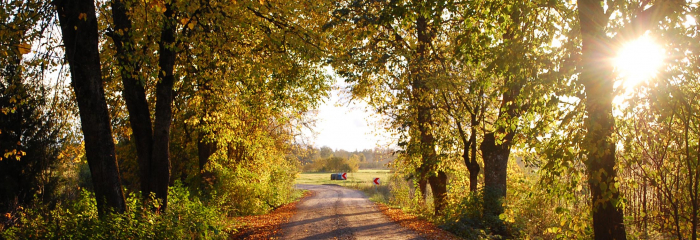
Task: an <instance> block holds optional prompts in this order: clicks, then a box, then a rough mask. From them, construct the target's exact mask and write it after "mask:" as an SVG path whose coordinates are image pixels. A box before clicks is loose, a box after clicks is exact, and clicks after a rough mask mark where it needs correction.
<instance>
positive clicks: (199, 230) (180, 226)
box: [0, 183, 234, 239]
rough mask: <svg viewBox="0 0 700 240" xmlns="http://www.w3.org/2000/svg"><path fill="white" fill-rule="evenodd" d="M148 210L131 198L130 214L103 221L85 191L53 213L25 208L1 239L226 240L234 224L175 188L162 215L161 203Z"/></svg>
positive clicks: (45, 208)
mask: <svg viewBox="0 0 700 240" xmlns="http://www.w3.org/2000/svg"><path fill="white" fill-rule="evenodd" d="M151 203H152V204H146V205H144V203H143V201H142V200H141V198H140V197H139V196H138V195H137V194H134V193H132V194H130V195H129V196H128V198H127V211H126V212H124V213H121V214H116V213H113V214H109V215H107V216H104V217H102V218H100V217H99V216H98V214H97V206H96V203H95V196H94V194H93V193H90V192H88V191H82V192H81V194H80V196H79V197H78V199H76V200H74V201H71V202H69V203H65V204H62V205H59V206H57V207H56V208H55V209H49V208H48V206H47V205H46V204H42V203H41V202H35V203H33V204H32V205H33V206H31V207H27V208H21V209H20V210H19V211H18V212H17V213H16V216H14V217H16V218H17V222H16V224H15V225H14V226H13V227H10V228H9V229H6V230H5V231H3V232H0V238H3V239H226V238H227V237H228V233H227V232H231V231H234V229H231V228H230V227H229V226H231V225H232V223H231V222H230V220H229V219H228V218H226V217H222V216H223V214H221V213H220V212H219V211H218V210H217V209H216V208H214V207H211V206H207V205H206V204H204V203H203V202H201V201H200V200H199V199H198V198H196V197H191V196H190V194H189V191H188V190H187V189H186V188H185V187H183V186H182V185H181V184H179V183H177V184H175V186H173V187H171V188H170V189H169V197H168V209H167V211H165V212H162V213H158V212H154V211H152V210H151V209H153V207H158V203H157V201H151Z"/></svg>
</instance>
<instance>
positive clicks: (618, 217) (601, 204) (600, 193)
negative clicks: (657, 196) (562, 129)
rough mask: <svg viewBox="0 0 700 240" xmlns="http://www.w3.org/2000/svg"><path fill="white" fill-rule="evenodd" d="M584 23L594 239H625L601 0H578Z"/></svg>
mask: <svg viewBox="0 0 700 240" xmlns="http://www.w3.org/2000/svg"><path fill="white" fill-rule="evenodd" d="M578 8H579V9H578V11H579V12H578V13H579V20H580V24H581V37H582V40H583V46H582V64H583V69H582V71H581V75H580V76H579V79H580V81H581V82H582V83H583V85H584V86H585V92H586V112H587V113H588V119H587V121H586V123H585V126H586V128H587V130H588V132H587V133H586V140H585V141H586V143H585V144H584V149H585V151H586V153H587V157H588V159H587V160H586V167H587V170H588V171H587V174H588V186H589V187H590V189H591V197H592V198H591V203H592V211H593V232H594V235H595V239H626V238H627V234H626V231H625V226H624V224H623V213H622V209H621V208H619V207H618V206H616V204H615V203H616V202H617V201H618V200H619V199H620V192H619V191H618V189H617V188H616V187H615V183H616V180H615V177H616V176H617V172H616V171H615V144H614V141H613V138H612V134H613V131H614V127H615V119H614V118H613V115H612V100H613V69H612V67H611V66H609V65H610V64H605V63H602V61H604V59H607V56H608V54H607V53H606V51H608V46H610V44H609V41H610V40H609V38H608V37H607V36H606V34H605V31H604V27H605V26H606V25H607V19H608V18H607V17H605V14H604V12H603V7H602V4H601V1H600V0H579V1H578Z"/></svg>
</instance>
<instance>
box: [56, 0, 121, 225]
mask: <svg viewBox="0 0 700 240" xmlns="http://www.w3.org/2000/svg"><path fill="white" fill-rule="evenodd" d="M53 4H54V6H55V7H56V11H57V12H58V17H59V21H60V24H61V30H62V33H63V43H64V46H65V54H66V55H65V58H66V61H67V62H68V64H69V65H70V71H71V78H72V81H71V85H72V86H73V89H74V91H75V98H76V100H77V101H78V108H79V110H80V120H81V127H82V130H83V136H84V138H85V139H84V142H85V155H86V156H87V161H88V165H89V166H90V173H91V175H92V182H93V186H94V187H95V198H96V200H97V210H98V212H99V214H100V215H102V216H104V215H105V214H107V213H108V212H112V211H114V212H124V210H125V209H126V204H125V202H124V193H123V192H122V188H121V179H120V176H119V168H118V166H117V160H116V155H115V150H114V140H113V139H112V129H111V125H110V120H109V111H108V109H107V102H106V101H105V96H104V88H103V85H102V75H101V74H102V72H101V66H100V56H99V48H98V33H97V18H96V14H95V5H94V2H93V1H91V0H56V1H54V2H53Z"/></svg>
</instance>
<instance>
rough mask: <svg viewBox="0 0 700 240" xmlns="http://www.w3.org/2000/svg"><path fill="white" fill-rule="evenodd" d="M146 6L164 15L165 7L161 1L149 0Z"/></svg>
mask: <svg viewBox="0 0 700 240" xmlns="http://www.w3.org/2000/svg"><path fill="white" fill-rule="evenodd" d="M148 6H149V7H151V8H153V9H154V10H156V12H159V13H164V12H165V11H166V10H167V8H166V7H165V2H164V1H163V0H151V1H148Z"/></svg>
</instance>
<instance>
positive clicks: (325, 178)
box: [295, 169, 393, 186]
mask: <svg viewBox="0 0 700 240" xmlns="http://www.w3.org/2000/svg"><path fill="white" fill-rule="evenodd" d="M392 174H393V173H390V172H389V170H374V169H365V170H360V171H358V172H355V173H348V175H347V176H348V180H345V181H338V180H331V173H301V174H299V175H298V176H297V180H296V182H295V183H297V184H338V185H341V186H343V185H352V184H360V185H361V184H367V185H369V184H371V183H372V180H373V179H374V178H376V177H378V178H379V179H380V181H381V182H386V181H388V180H389V177H391V175H392Z"/></svg>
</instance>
